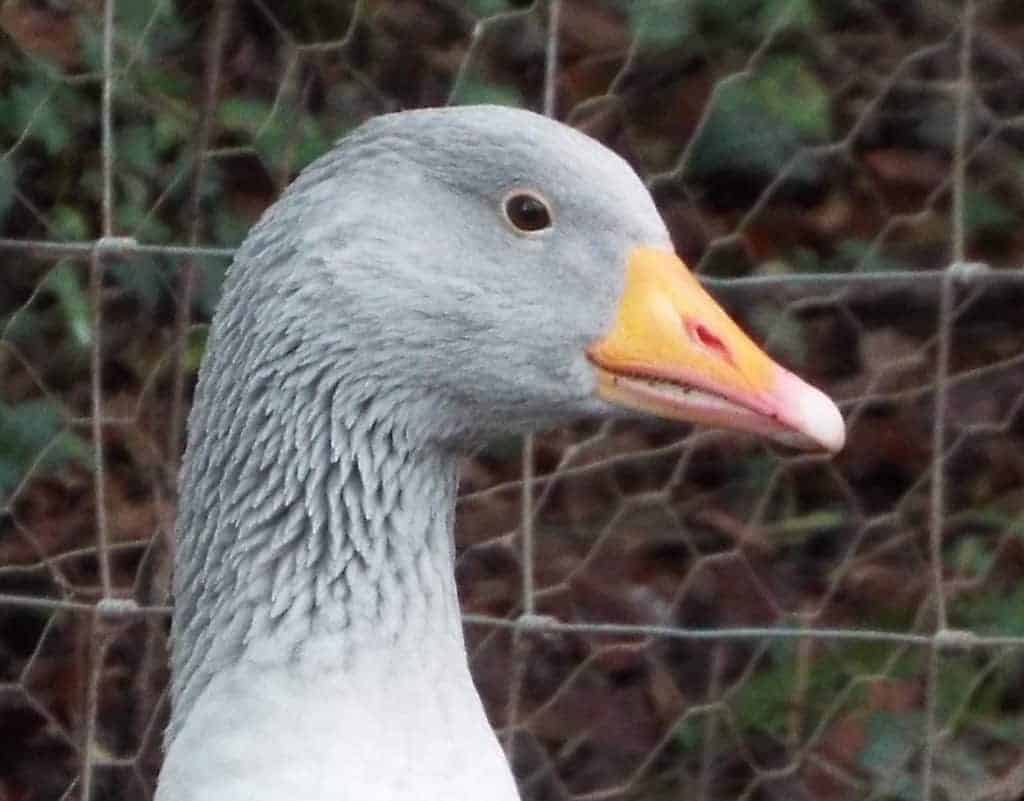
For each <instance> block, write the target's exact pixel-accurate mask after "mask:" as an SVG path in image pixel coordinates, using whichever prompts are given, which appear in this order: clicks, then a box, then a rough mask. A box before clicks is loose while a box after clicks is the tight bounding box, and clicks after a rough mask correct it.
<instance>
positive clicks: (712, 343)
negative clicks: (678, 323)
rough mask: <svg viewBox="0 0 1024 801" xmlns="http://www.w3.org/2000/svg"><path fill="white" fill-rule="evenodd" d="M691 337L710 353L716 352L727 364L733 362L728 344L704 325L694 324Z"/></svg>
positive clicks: (690, 327)
mask: <svg viewBox="0 0 1024 801" xmlns="http://www.w3.org/2000/svg"><path fill="white" fill-rule="evenodd" d="M689 329H690V336H692V337H693V338H694V340H696V341H697V342H699V343H700V344H701V345H703V346H704V347H705V348H707V349H708V350H710V351H714V352H715V353H717V354H718V355H719V356H720V357H721V358H723V359H725V360H726V361H727V362H730V363H731V362H732V353H731V352H730V351H729V348H728V347H727V346H726V344H725V343H724V342H723V341H722V340H721V339H720V338H719V337H718V336H717V335H716V334H715V333H714V332H713V331H712V330H711V329H710V328H708V327H707V326H706V325H704V324H703V323H692V324H691V325H690V326H689Z"/></svg>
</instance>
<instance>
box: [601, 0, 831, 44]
mask: <svg viewBox="0 0 1024 801" xmlns="http://www.w3.org/2000/svg"><path fill="white" fill-rule="evenodd" d="M618 5H619V6H620V7H621V8H622V9H623V10H625V11H626V12H627V13H628V14H629V22H630V28H631V30H632V33H633V37H634V39H635V41H636V43H637V46H638V47H639V48H640V49H641V50H652V51H665V50H673V49H681V48H688V49H696V48H698V47H699V48H703V49H704V50H718V49H722V48H732V47H741V46H744V45H749V44H750V43H751V42H755V41H758V40H760V39H763V38H764V37H765V36H766V35H768V34H770V33H772V32H774V31H779V30H783V29H791V30H810V29H813V28H814V27H815V26H817V25H818V22H819V20H818V14H817V11H816V10H815V7H814V4H813V2H812V0H730V2H727V3H723V2H720V1H719V0H637V2H625V1H623V2H620V3H618Z"/></svg>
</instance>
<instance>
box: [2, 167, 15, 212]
mask: <svg viewBox="0 0 1024 801" xmlns="http://www.w3.org/2000/svg"><path fill="white" fill-rule="evenodd" d="M14 186H15V175H14V165H13V164H12V163H11V160H10V159H9V158H0V223H3V221H4V218H5V217H6V216H7V212H8V211H10V210H11V206H13V205H14Z"/></svg>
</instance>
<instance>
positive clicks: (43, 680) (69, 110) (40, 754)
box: [0, 0, 1024, 801]
mask: <svg viewBox="0 0 1024 801" xmlns="http://www.w3.org/2000/svg"><path fill="white" fill-rule="evenodd" d="M0 29H2V33H0V82H2V87H3V88H2V92H0V226H2V232H0V233H2V237H0V259H2V262H0V263H2V267H0V376H2V381H0V742H2V743H3V744H4V745H3V748H2V749H0V798H3V799H12V801H14V800H15V799H18V800H20V799H26V800H29V799H30V800H31V801H36V800H37V799H39V800H42V799H63V798H82V799H106V798H109V799H134V798H148V797H150V796H151V794H152V788H153V784H154V781H155V776H156V773H157V771H158V769H159V764H160V758H161V754H160V748H161V733H162V728H163V725H164V724H165V722H166V717H167V698H166V694H165V685H166V682H167V678H168V667H167V629H168V622H169V612H170V604H171V598H170V595H169V586H170V583H169V582H170V571H171V563H172V561H173V560H172V555H173V549H174V542H173V525H174V514H175V476H176V471H177V467H178V462H179V460H180V452H181V447H182V442H183V433H184V420H185V416H186V413H187V408H188V403H189V397H190V393H191V388H192V385H193V382H194V380H195V377H196V371H197V368H198V363H199V360H200V358H201V355H202V352H203V348H204V344H205V337H206V324H207V322H208V320H209V316H210V313H211V310H212V306H213V304H214V303H215V300H216V297H217V291H218V287H219V282H220V279H221V278H222V276H223V273H224V270H225V269H226V267H227V265H228V264H229V262H230V258H231V255H232V252H233V248H234V247H235V246H236V245H237V244H238V243H239V242H240V241H241V239H242V238H243V237H244V234H245V231H246V230H247V229H248V227H249V226H250V225H251V224H252V223H253V222H254V221H255V219H256V218H257V217H258V215H259V214H260V212H261V211H262V210H263V209H264V208H265V207H266V206H267V205H269V204H270V203H271V202H273V200H274V198H275V197H276V196H277V194H278V193H279V192H280V191H281V190H282V188H283V187H284V186H285V185H286V184H287V183H288V181H289V180H290V179H291V178H292V177H293V176H294V175H295V174H296V172H297V171H298V170H299V169H301V168H302V166H304V165H305V164H306V163H308V162H309V161H310V160H312V159H313V158H315V157H316V156H317V155H318V154H320V153H321V152H323V151H324V150H325V149H326V148H328V147H329V146H330V144H331V143H332V141H334V140H335V139H336V138H337V137H338V136H340V135H342V134H343V133H344V132H345V131H347V130H348V129H350V128H352V127H354V126H355V125H356V124H358V123H359V122H360V121H362V120H364V119H366V118H368V117H370V116H373V115H375V114H379V113H384V112H387V111H392V110H396V109H399V108H408V107H415V106H420V105H440V104H444V103H474V102H497V103H510V104H515V105H522V106H526V107H529V108H533V109H535V110H538V111H544V112H546V113H548V114H550V115H552V116H555V117H557V118H559V119H563V120H565V121H567V122H570V123H571V124H573V125H576V126H577V127H580V128H582V129H583V130H585V131H587V132H589V133H591V134H592V135H594V136H596V137H597V138H599V139H601V140H602V141H605V142H606V143H608V144H609V145H610V146H612V147H613V148H615V149H616V150H618V151H619V152H620V153H622V154H623V155H624V156H625V157H626V158H627V159H629V160H630V161H631V163H633V164H634V166H636V168H637V169H638V171H639V172H640V173H641V174H642V175H644V176H645V177H646V179H647V180H648V183H649V186H650V187H651V190H652V192H653V193H654V195H655V199H656V201H657V202H658V204H659V207H660V208H661V210H662V213H663V214H664V216H665V219H666V221H667V223H668V225H669V228H670V230H671V232H672V234H673V237H674V240H675V242H676V245H677V248H678V249H679V251H680V253H681V254H682V255H683V256H684V258H685V259H686V260H687V261H688V262H689V263H690V264H691V265H693V266H694V267H695V269H697V270H698V271H699V272H700V273H702V275H703V276H704V278H705V280H706V283H707V284H708V285H710V286H711V287H712V289H713V291H714V292H715V294H716V295H717V296H718V297H719V298H721V299H722V300H723V302H724V303H725V305H727V306H728V307H729V308H730V310H731V311H733V312H734V313H735V314H736V315H737V316H738V317H740V318H741V319H742V320H743V321H744V322H745V324H746V326H747V327H748V328H749V329H750V330H752V331H753V332H754V333H755V334H756V336H757V338H758V339H759V340H761V341H764V342H766V343H767V344H768V347H769V349H770V350H772V351H773V353H774V354H775V355H776V356H777V357H778V358H779V359H780V360H781V361H783V362H785V363H787V364H789V365H790V366H793V367H795V368H796V369H798V370H799V371H800V372H802V373H803V374H805V375H807V376H808V377H809V378H811V379H813V380H815V381H816V382H817V383H819V384H820V385H822V386H824V387H825V388H826V390H827V391H829V393H830V394H831V395H832V396H833V397H835V398H836V399H837V400H838V401H839V402H840V405H841V406H842V408H843V410H844V414H845V415H846V417H847V419H848V423H849V444H848V446H847V449H846V450H845V452H844V453H843V454H841V455H839V456H838V457H837V458H835V459H827V458H824V457H821V456H808V455H798V456H797V455H792V454H789V453H785V452H783V451H781V450H777V449H775V448H773V447H771V446H769V445H766V444H765V443H762V442H758V441H755V440H753V439H751V438H747V437H736V436H731V435H726V434H723V433H721V432H715V431H707V430H693V431H689V430H688V429H685V428H684V427H681V426H676V425H668V424H664V423H658V422H653V421H652V422H646V423H642V424H630V425H626V424H623V423H619V422H617V423H581V424H580V425H578V426H576V427H574V428H573V429H571V430H565V431H558V432H551V433H547V434H544V435H539V436H536V437H533V438H530V439H528V440H527V441H526V442H520V441H507V442H498V443H494V444H493V445H492V446H490V447H489V448H487V449H486V450H484V451H482V452H480V453H478V454H475V455H474V456H473V457H472V458H470V459H468V460H467V461H466V464H465V468H464V474H463V485H462V491H461V496H460V501H459V510H458V522H457V532H456V534H457V542H458V545H459V557H458V562H457V566H456V569H457V577H458V580H459V584H460V591H461V596H462V599H463V603H464V607H465V620H466V624H467V638H468V644H469V647H470V654H471V663H472V666H473V669H474V675H475V677H476V679H477V682H478V685H479V687H480V689H481V692H482V694H483V696H484V699H485V703H486V706H487V709H488V713H489V715H490V717H491V720H492V722H493V723H494V725H495V727H496V728H497V729H498V731H499V733H500V735H501V737H502V739H503V742H504V744H505V746H506V748H507V750H508V752H509V754H510V758H511V760H512V763H513V766H514V770H515V773H516V775H517V778H518V779H519V781H520V786H521V788H522V793H523V796H524V798H527V799H537V800H538V801H540V799H592V800H594V801H596V799H613V798H614V799H620V798H621V799H652V800H660V799H701V800H702V801H714V800H716V799H737V798H738V799H765V800H768V799H787V800H788V801H794V800H796V799H823V800H825V801H830V800H831V799H877V800H878V801H889V800H895V799H899V801H910V800H911V799H921V800H922V801H939V800H940V799H957V800H958V801H959V799H971V800H973V801H1014V799H1020V798H1024V648H1022V646H1024V413H1022V408H1024V312H1022V308H1024V271H1022V269H1021V265H1022V264H1024V55H1022V53H1024V9H1022V8H1021V7H1020V4H1019V3H1017V2H1014V0H1003V1H1002V2H995V1H993V0H989V1H988V2H986V1H985V0H963V2H960V1H959V0H958V1H956V2H954V1H953V0H949V1H947V0H909V1H908V2H905V3H891V2H885V1H884V0H843V1H842V2H840V1H839V0H736V1H735V2H730V3H715V2H710V1H709V0H644V1H642V2H634V3H630V2H624V0H621V1H618V2H616V0H603V1H601V0H598V1H597V2H584V0H549V2H537V3H534V4H524V3H518V2H511V0H509V2H505V0H467V1H466V2H446V1H445V0H360V1H358V2H344V1H342V0H339V1H338V2H326V1H325V0H323V1H317V0H303V1H302V2H295V3H288V4H271V3H265V2H262V1H261V0H217V2H215V3H213V4H211V5H209V6H208V5H206V4H199V3H194V2H188V1H187V0H179V1H178V2H173V1H172V0H104V2H76V0H70V1H67V2H64V1H62V2H58V1H57V0H38V2H36V1H34V0H8V2H7V3H6V4H4V5H3V6H2V7H0Z"/></svg>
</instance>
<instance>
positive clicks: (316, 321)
mask: <svg viewBox="0 0 1024 801" xmlns="http://www.w3.org/2000/svg"><path fill="white" fill-rule="evenodd" d="M643 413H647V414H655V415H659V416H661V417H665V418H670V419H674V420H683V421H690V422H695V423H703V424H707V425H712V426H719V427H728V428H733V429H737V430H741V431H748V432H754V433H757V434H761V435H765V436H768V437H771V438H773V439H776V440H779V441H782V442H784V443H786V444H788V445H790V446H794V447H797V448H812V449H820V450H825V451H836V450H838V449H839V448H840V447H841V446H842V444H843V439H844V425H843V420H842V418H841V416H840V414H839V412H838V410H837V409H836V406H835V405H834V404H833V403H832V402H831V401H830V400H829V399H828V398H827V397H826V396H825V395H824V394H823V393H822V392H821V391H819V390H818V389H815V388H813V387H811V386H810V385H808V384H806V383H804V382H803V381H802V380H801V379H799V378H797V377H796V376H795V375H793V374H792V373H790V372H788V371H787V370H785V369H783V368H782V367H780V366H779V365H777V364H776V363H775V362H773V361H772V360H771V359H770V358H769V357H768V356H767V355H765V354H764V353H763V352H762V351H761V350H759V349H758V347H757V346H756V345H754V343H753V342H752V341H751V340H750V339H748V338H747V336H746V335H745V334H744V333H743V332H742V331H741V330H740V329H739V328H738V327H737V325H736V324H735V323H734V322H732V320H731V319H730V318H729V317H728V316H727V315H726V314H725V312H724V311H722V309H721V308H720V307H719V306H717V305H716V304H715V302H714V301H713V300H712V299H711V297H710V296H709V295H708V294H707V293H706V292H705V291H704V290H703V289H702V287H701V285H700V283H699V282H698V281H697V279H696V278H695V277H694V276H693V275H692V274H691V273H690V272H688V271H687V269H686V267H685V266H684V264H683V263H682V261H681V260H680V259H679V258H678V257H677V256H676V255H675V253H674V250H673V247H672V243H671V240H670V238H669V234H668V232H667V230H666V228H665V225H664V223H663V221H662V220H661V218H660V216H659V215H658V212H657V210H656V208H655V205H654V203H653V201H652V199H651V196H650V195H649V193H648V191H647V189H646V188H645V186H644V184H643V182H642V181H641V180H640V178H639V177H638V176H637V175H636V173H635V172H634V171H633V170H632V169H631V168H630V167H629V166H628V165H627V164H626V162H625V161H623V160H622V159H621V158H619V157H618V156H617V155H615V154H613V153H612V152H611V151H610V150H608V149H606V148H605V147H604V146H602V145H601V144H599V143H598V142H596V141H595V140H593V139H591V138H589V137H588V136H586V135H585V134H583V133H581V132H578V131H576V130H574V129H572V128H570V127H568V126H565V125H563V124H561V123H558V122H555V121H552V120H550V119H548V118H545V117H542V116H540V115H537V114H534V113H531V112H528V111H523V110H514V109H511V108H504V107H490V106H466V107H452V108H444V109H421V110H414V111H404V112H398V113H394V114H389V115H384V116H380V117H377V118H375V119H373V120H371V121H369V122H366V123H364V124H362V125H361V126H360V127H358V128H357V129H356V130H354V131H353V132H351V133H350V134H349V135H348V136H347V137H345V138H343V139H342V140H341V142H340V143H339V144H338V145H337V146H336V147H335V148H334V149H333V150H332V151H330V152H329V153H327V154H326V155H324V156H322V157H321V158H320V159H319V160H317V161H315V162H314V163H313V164H311V165H310V166H309V167H308V168H306V169H305V170H304V171H303V172H302V173H301V174H300V175H299V176H298V178H297V179H296V180H295V181H294V183H293V184H292V185H291V186H290V187H289V188H288V189H287V190H286V191H285V192H284V194H283V195H282V197H281V198H280V199H279V200H278V201H277V202H276V203H275V204H273V205H272V206H271V207H270V208H269V209H268V210H267V211H266V212H265V214H264V215H263V217H262V218H261V219H260V220H259V221H258V222H257V224H256V225H255V226H254V228H253V229H252V231H251V232H250V234H249V235H248V237H247V238H246V240H245V242H244V243H243V244H242V246H241V247H240V248H239V250H238V251H237V254H236V256H235V259H234V261H233V263H232V266H231V267H230V269H229V272H228V275H227V277H226V279H225V285H224V289H223V293H222V297H221V300H220V302H219V305H218V307H217V309H216V311H215V314H214V317H213V322H212V326H211V330H210V334H209V341H208V348H207V354H206V357H205V362H204V364H203V366H202V368H201V371H200V376H199V381H198V384H197V388H196V393H195V400H194V405H193V409H192V412H191V415H190V418H189V433H188V442H187V448H186V455H185V459H184V462H183V467H182V471H181V476H180V490H181V492H180V512H179V521H178V524H177V532H176V534H177V550H176V554H175V562H176V564H175V579H174V588H173V589H174V598H175V606H174V615H173V624H172V686H171V714H170V720H169V723H168V727H167V731H166V736H165V762H164V765H163V768H162V770H161V774H160V777H159V781H158V789H157V793H156V798H157V801H213V800H214V799H216V801H283V800H284V799H287V801H321V800H322V801H327V800H328V799H330V801H470V799H473V801H483V800H485V799H486V801H516V800H517V799H518V798H519V795H518V792H517V789H516V786H515V783H514V781H513V777H512V773H511V770H510V769H509V766H508V764H507V763H506V760H505V758H504V755H503V753H502V751H501V748H500V746H499V744H498V741H497V739H496V737H495V735H494V733H493V731H492V729H491V727H490V725H489V723H488V720H487V717H486V716H485V713H484V709H483V707H482V704H481V701H480V698H479V696H478V694H477V691H476V689H475V687H474V684H473V680H472V678H471V676H470V672H469V668H468V664H467V658H466V650H465V646H464V642H463V634H462V628H461V624H460V611H459V602H458V597H457V593H456V585H455V579H454V568H453V559H454V545H453V538H452V520H453V514H454V499H455V492H456V483H457V461H458V458H459V456H460V454H463V453H465V452H467V451H469V450H471V449H473V448H475V447H478V446H479V445H480V444H481V443H484V442H486V441H487V440H488V439H489V438H492V437H494V436H496V435H500V434H508V433H509V432H520V433H522V432H530V431H535V430H538V429H543V428H548V427H552V426H558V425H559V424H563V423H567V422H569V421H574V420H577V419H579V418H593V417H602V416H604V417H607V416H611V415H620V416H629V415H638V414H643Z"/></svg>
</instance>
